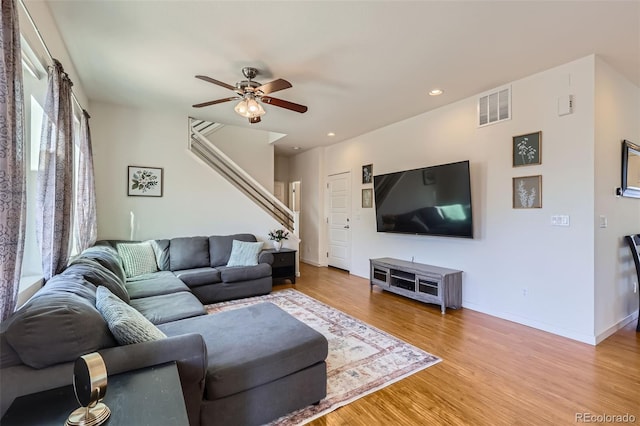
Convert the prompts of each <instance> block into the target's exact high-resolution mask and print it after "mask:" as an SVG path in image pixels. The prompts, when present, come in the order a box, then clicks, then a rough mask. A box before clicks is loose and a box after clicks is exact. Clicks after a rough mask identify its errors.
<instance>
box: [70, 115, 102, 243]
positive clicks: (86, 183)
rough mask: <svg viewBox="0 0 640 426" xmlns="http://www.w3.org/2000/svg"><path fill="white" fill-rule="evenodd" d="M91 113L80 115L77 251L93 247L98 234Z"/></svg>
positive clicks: (76, 210)
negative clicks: (90, 125)
mask: <svg viewBox="0 0 640 426" xmlns="http://www.w3.org/2000/svg"><path fill="white" fill-rule="evenodd" d="M89 118H91V117H90V116H89V114H88V113H87V111H85V110H82V116H81V117H80V135H79V143H78V149H79V158H78V182H77V183H76V188H77V193H76V200H75V201H76V206H75V209H74V211H75V226H74V230H75V232H76V235H75V242H76V248H75V251H76V253H80V252H81V251H82V250H84V249H86V248H87V247H91V246H92V245H93V244H94V243H95V242H96V238H97V236H98V225H97V222H96V191H95V183H94V177H93V153H92V150H91V132H90V130H89Z"/></svg>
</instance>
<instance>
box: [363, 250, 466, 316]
mask: <svg viewBox="0 0 640 426" xmlns="http://www.w3.org/2000/svg"><path fill="white" fill-rule="evenodd" d="M369 262H370V264H371V274H370V279H369V283H370V285H371V288H372V289H373V286H374V285H377V286H378V287H381V288H382V289H384V290H387V291H390V292H392V293H397V294H400V295H402V296H406V297H410V298H412V299H415V300H419V301H422V302H426V303H435V304H438V305H440V307H441V309H442V313H443V314H444V313H445V309H446V308H455V309H457V308H459V307H460V306H462V271H458V270H456V269H448V268H441V267H440V266H432V265H425V264H422V263H415V262H408V261H406V260H400V259H392V258H389V257H383V258H380V259H369Z"/></svg>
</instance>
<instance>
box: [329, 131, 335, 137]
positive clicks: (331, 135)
mask: <svg viewBox="0 0 640 426" xmlns="http://www.w3.org/2000/svg"><path fill="white" fill-rule="evenodd" d="M335 135H336V134H335V133H333V132H329V133H327V136H329V137H330V138H332V137H334V136H335Z"/></svg>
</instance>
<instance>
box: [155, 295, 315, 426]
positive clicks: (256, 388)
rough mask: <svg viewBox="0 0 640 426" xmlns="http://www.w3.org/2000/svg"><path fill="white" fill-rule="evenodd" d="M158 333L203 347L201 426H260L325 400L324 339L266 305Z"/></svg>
mask: <svg viewBox="0 0 640 426" xmlns="http://www.w3.org/2000/svg"><path fill="white" fill-rule="evenodd" d="M159 328H160V329H161V330H162V331H163V332H165V333H166V334H167V335H168V336H174V335H180V334H185V333H200V334H201V335H202V336H203V338H204V341H205V342H206V345H207V352H208V368H207V377H206V383H205V391H204V400H203V405H202V408H201V416H200V417H201V424H203V425H259V424H264V423H267V422H269V421H271V420H274V419H276V418H278V417H280V416H282V415H284V414H287V413H289V412H291V411H295V410H298V409H300V408H303V407H306V406H308V405H310V404H313V403H316V402H318V401H320V400H321V399H322V398H324V397H325V396H326V384H327V376H326V364H325V359H326V357H327V352H328V343H327V339H326V338H325V337H324V336H323V335H322V334H320V333H318V332H317V331H315V330H314V329H312V328H311V327H309V326H307V325H306V324H304V323H302V322H300V321H298V320H297V319H295V318H294V317H292V316H291V315H289V314H288V313H286V312H285V311H283V310H282V309H280V308H278V307H277V306H275V305H273V304H271V303H261V304H258V305H253V306H249V307H246V308H240V309H236V310H232V311H226V312H221V313H218V314H214V315H206V316H201V317H195V318H188V319H184V320H180V321H175V322H172V323H167V324H162V325H160V326H159Z"/></svg>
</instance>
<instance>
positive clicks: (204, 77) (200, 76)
mask: <svg viewBox="0 0 640 426" xmlns="http://www.w3.org/2000/svg"><path fill="white" fill-rule="evenodd" d="M196 78H199V79H200V80H204V81H208V82H209V83H213V84H217V85H218V86H222V87H224V88H225V89H229V90H233V91H235V90H236V88H235V86H232V85H230V84H227V83H223V82H222V81H218V80H215V79H213V78H211V77H207V76H206V75H196Z"/></svg>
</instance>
